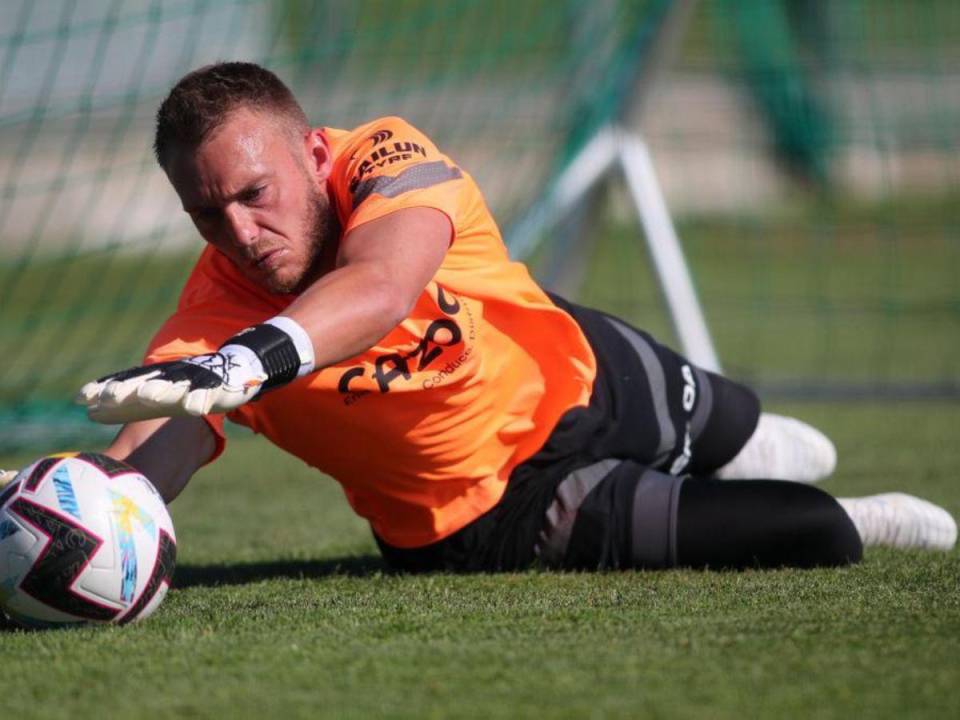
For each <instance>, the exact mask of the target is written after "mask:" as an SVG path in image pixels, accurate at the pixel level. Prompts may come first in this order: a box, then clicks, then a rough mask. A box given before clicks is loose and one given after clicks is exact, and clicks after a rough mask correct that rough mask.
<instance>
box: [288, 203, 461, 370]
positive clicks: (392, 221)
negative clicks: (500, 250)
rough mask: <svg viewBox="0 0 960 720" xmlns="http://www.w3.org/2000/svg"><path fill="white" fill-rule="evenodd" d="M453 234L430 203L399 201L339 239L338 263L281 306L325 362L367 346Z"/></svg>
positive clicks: (389, 325)
mask: <svg viewBox="0 0 960 720" xmlns="http://www.w3.org/2000/svg"><path fill="white" fill-rule="evenodd" d="M452 237H453V227H452V226H451V223H450V219H449V218H448V217H447V216H446V215H444V214H443V213H442V212H440V211H439V210H434V209H433V208H406V209H403V210H398V211H396V212H394V213H391V214H389V215H386V216H384V217H382V218H378V219H377V220H372V221H370V222H368V223H365V224H363V225H360V226H359V227H357V228H356V229H354V230H351V231H350V232H349V233H347V235H346V236H345V237H344V238H343V240H342V241H341V244H340V249H339V252H338V253H337V269H336V270H334V271H333V272H331V273H328V274H327V275H324V276H323V277H321V278H320V279H319V280H317V281H316V282H315V283H313V285H311V286H310V287H309V288H307V289H306V290H305V291H304V292H303V294H301V295H300V297H298V298H297V299H296V300H295V301H294V302H293V303H291V304H290V305H289V307H287V309H286V310H285V311H284V312H283V313H282V314H283V315H284V316H286V317H289V318H292V319H293V320H295V321H296V322H297V323H298V324H299V325H300V326H301V327H302V328H303V329H304V330H306V331H307V334H308V335H309V336H310V339H311V340H312V341H313V351H314V364H315V366H316V367H317V368H322V367H326V366H327V365H332V364H334V363H337V362H340V361H341V360H345V359H347V358H351V357H353V356H354V355H357V354H358V353H361V352H363V351H364V350H367V349H368V348H370V347H371V346H372V345H373V344H374V343H376V342H377V341H378V340H380V339H381V338H382V337H384V336H385V335H386V334H387V333H389V332H390V331H391V330H392V329H393V328H395V327H396V326H397V325H399V324H400V323H401V322H402V321H403V320H404V319H405V318H406V317H407V316H408V315H409V314H410V310H411V309H412V308H413V306H414V304H415V303H416V302H417V298H418V297H420V294H421V293H422V292H423V289H424V288H425V287H426V285H427V283H428V282H430V279H431V278H432V277H433V276H434V275H435V274H436V272H437V270H438V269H439V268H440V264H441V263H442V262H443V258H444V255H446V252H447V248H448V247H449V246H450V241H451V239H452Z"/></svg>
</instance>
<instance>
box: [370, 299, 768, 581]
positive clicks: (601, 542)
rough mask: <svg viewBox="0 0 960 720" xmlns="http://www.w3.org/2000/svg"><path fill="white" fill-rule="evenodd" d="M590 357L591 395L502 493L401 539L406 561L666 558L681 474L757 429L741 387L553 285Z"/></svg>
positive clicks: (515, 565)
mask: <svg viewBox="0 0 960 720" xmlns="http://www.w3.org/2000/svg"><path fill="white" fill-rule="evenodd" d="M552 299H553V300H554V302H555V303H556V304H557V305H558V306H559V307H561V308H563V309H564V310H566V311H567V312H568V313H570V315H572V316H573V318H574V319H575V320H576V321H577V323H578V324H579V325H580V327H581V328H582V329H583V331H584V334H585V335H586V337H587V340H588V341H589V343H590V345H591V347H592V348H593V351H594V354H595V355H596V358H597V378H596V381H595V382H594V387H593V393H592V395H591V398H590V404H589V406H587V407H578V408H573V409H572V410H570V411H569V412H567V413H566V414H565V415H564V416H563V417H562V418H561V419H560V421H559V422H558V423H557V426H556V427H555V428H554V430H553V432H552V433H551V435H550V437H549V438H548V440H547V442H546V443H545V444H544V446H543V448H542V449H541V450H540V451H539V452H538V453H537V454H536V455H534V456H533V457H531V458H530V459H529V460H527V461H526V462H524V463H522V464H520V465H518V466H517V467H516V468H514V470H513V472H512V473H511V475H510V481H509V483H508V485H507V489H506V491H505V493H504V496H503V497H502V498H501V500H500V502H499V503H497V505H495V506H494V507H493V508H491V509H490V510H489V511H488V512H486V513H485V514H484V515H482V516H481V517H479V518H477V519H476V520H474V521H473V522H472V523H470V524H469V525H467V526H466V527H464V528H462V529H461V530H459V531H457V532H456V533H454V534H453V535H450V536H449V537H447V538H445V539H443V540H441V541H439V542H436V543H433V544H431V545H427V546H425V547H422V548H412V549H401V548H396V547H393V546H391V545H388V544H387V543H385V542H384V541H383V540H382V539H380V538H377V542H378V543H379V545H380V549H381V552H382V553H383V556H384V559H385V560H386V561H387V562H388V563H389V564H390V565H391V566H393V567H395V568H397V569H401V570H406V571H430V570H450V571H468V572H470V571H493V570H515V569H522V568H525V567H529V566H530V565H532V564H534V563H537V562H541V563H543V564H546V565H548V566H556V567H566V568H603V567H606V568H617V567H666V566H669V565H670V564H672V563H671V560H672V554H673V555H675V552H676V551H675V538H676V506H677V498H678V496H679V490H680V486H681V484H682V481H683V479H682V478H683V476H684V475H698V476H699V475H703V476H709V475H710V474H711V473H712V472H713V471H715V470H716V469H718V468H720V467H721V466H723V465H724V464H726V463H727V462H729V461H730V460H731V459H732V458H733V457H734V456H735V455H736V454H737V452H739V450H740V448H742V447H743V445H744V444H745V443H746V441H747V440H748V439H749V437H750V435H751V434H752V433H753V431H754V429H755V428H756V424H757V420H758V418H759V414H760V403H759V401H758V400H757V398H756V396H755V395H754V394H753V393H752V392H751V391H750V390H749V389H747V388H746V387H744V386H742V385H739V384H737V383H734V382H732V381H730V380H727V379H726V378H723V377H721V376H719V375H716V374H714V373H710V372H707V371H705V370H702V369H700V368H698V367H696V366H694V365H692V364H691V363H689V362H688V361H687V360H686V359H684V358H683V357H682V356H680V355H678V354H677V353H675V352H673V351H672V350H670V349H669V348H666V347H664V346H663V345H660V344H659V343H657V342H656V341H655V340H654V339H653V338H651V337H650V336H649V335H648V334H646V333H644V332H643V331H641V330H637V329H636V328H634V327H631V326H630V325H628V324H627V323H625V322H623V321H622V320H620V319H618V318H615V317H613V316H610V315H606V314H605V313H601V312H599V311H596V310H591V309H589V308H584V307H581V306H578V305H574V304H573V303H569V302H567V301H565V300H563V299H562V298H559V297H556V296H552Z"/></svg>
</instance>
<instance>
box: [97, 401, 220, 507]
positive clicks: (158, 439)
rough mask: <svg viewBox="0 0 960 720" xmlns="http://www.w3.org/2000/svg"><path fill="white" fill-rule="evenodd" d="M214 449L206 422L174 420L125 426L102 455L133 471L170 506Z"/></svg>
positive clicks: (212, 437) (191, 419) (166, 419)
mask: <svg viewBox="0 0 960 720" xmlns="http://www.w3.org/2000/svg"><path fill="white" fill-rule="evenodd" d="M215 449H216V442H215V440H214V435H213V431H212V430H211V429H210V426H209V425H207V422H206V421H205V420H202V419H200V418H193V417H177V418H158V419H156V420H143V421H141V422H135V423H130V424H128V425H125V426H124V427H123V429H122V430H121V431H120V433H119V434H118V435H117V437H116V438H115V439H114V441H113V442H112V443H111V444H110V446H109V447H108V448H107V449H106V450H104V454H106V455H109V456H110V457H112V458H115V459H116V460H122V461H124V462H126V463H128V464H129V465H132V466H133V467H135V468H136V469H137V470H139V471H140V472H141V473H143V474H144V475H145V476H146V477H147V479H148V480H150V482H151V483H153V485H154V487H156V488H157V491H158V492H159V493H160V495H161V496H162V497H163V500H164V502H167V503H170V502H171V501H172V500H173V499H174V498H176V497H177V495H179V494H180V492H181V491H182V490H183V488H184V487H186V485H187V483H188V482H189V481H190V478H191V477H192V476H193V474H194V473H195V472H196V471H197V470H198V469H199V468H200V467H201V466H203V464H204V463H206V462H207V461H208V460H209V459H210V457H211V456H212V455H213V452H214V450H215Z"/></svg>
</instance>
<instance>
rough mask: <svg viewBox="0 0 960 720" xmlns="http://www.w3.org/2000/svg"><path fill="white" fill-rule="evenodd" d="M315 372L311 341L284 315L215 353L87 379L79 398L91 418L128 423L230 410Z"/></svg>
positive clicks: (223, 346)
mask: <svg viewBox="0 0 960 720" xmlns="http://www.w3.org/2000/svg"><path fill="white" fill-rule="evenodd" d="M312 370H313V343H312V342H311V340H310V337H309V335H307V332H306V331H305V330H304V329H303V328H302V327H300V325H299V324H297V322H296V321H294V320H292V319H290V318H288V317H283V316H278V317H275V318H272V319H271V320H268V321H267V322H265V323H263V324H261V325H254V326H253V327H249V328H247V329H246V330H243V331H242V332H240V333H238V334H237V335H234V336H233V337H232V338H230V339H229V340H227V341H226V342H225V343H224V344H223V345H221V346H220V349H219V350H217V352H215V353H210V354H207V355H196V356H193V357H188V358H184V359H183V360H175V361H173V362H163V363H157V364H154V365H144V366H142V367H135V368H130V369H129V370H123V371H121V372H118V373H113V374H111V375H107V376H105V377H102V378H100V379H98V380H95V381H93V382H89V383H87V384H86V385H84V386H83V387H82V388H81V389H80V393H79V394H78V395H77V398H76V400H77V402H78V403H79V404H81V405H86V407H87V414H88V415H89V416H90V419H91V420H96V421H97V422H101V423H107V424H112V423H128V422H134V421H136V420H147V419H149V418H158V417H174V416H178V415H194V416H198V417H199V416H201V415H207V414H209V413H223V412H229V411H230V410H233V409H235V408H238V407H240V406H241V405H243V404H244V403H246V402H249V401H250V400H252V399H253V398H254V397H256V396H257V395H259V394H260V393H262V392H265V391H266V390H271V389H273V388H277V387H281V386H283V385H286V384H287V383H289V382H290V381H292V380H295V379H296V378H298V377H301V376H302V375H306V374H307V373H309V372H311V371H312Z"/></svg>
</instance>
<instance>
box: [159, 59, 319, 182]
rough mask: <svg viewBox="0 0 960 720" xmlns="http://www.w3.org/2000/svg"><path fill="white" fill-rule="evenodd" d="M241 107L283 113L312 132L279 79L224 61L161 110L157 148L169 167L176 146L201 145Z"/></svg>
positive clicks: (176, 90) (195, 76)
mask: <svg viewBox="0 0 960 720" xmlns="http://www.w3.org/2000/svg"><path fill="white" fill-rule="evenodd" d="M240 107H246V108H251V109H254V110H265V111H268V112H272V113H275V114H277V115H280V116H281V117H282V118H284V119H285V120H287V121H288V122H289V123H291V125H292V126H294V127H296V129H297V130H301V129H302V130H306V129H307V128H309V123H308V122H307V116H306V114H305V113H304V112H303V108H301V107H300V103H298V102H297V99H296V98H295V97H294V96H293V93H292V92H290V88H288V87H287V86H286V85H284V84H283V81H282V80H280V78H278V77H277V76H276V75H274V74H273V73H272V72H270V71H269V70H267V69H266V68H263V67H260V66H259V65H256V64H254V63H247V62H223V63H217V64H215V65H206V66H205V67H202V68H200V69H198V70H194V71H193V72H191V73H188V74H187V75H184V76H183V77H182V78H181V79H180V81H179V82H178V83H177V84H176V85H174V86H173V89H172V90H171V91H170V94H169V95H167V97H166V99H165V100H164V101H163V102H162V103H161V104H160V108H159V109H158V110H157V132H156V136H155V137H154V142H153V150H154V152H155V153H156V156H157V162H159V163H160V166H161V167H163V168H166V166H167V161H168V160H169V156H170V149H171V147H173V146H182V147H197V146H198V145H199V144H200V143H201V142H202V141H203V139H204V138H205V137H207V135H209V134H210V133H211V132H212V131H214V130H216V129H217V128H218V127H219V126H220V125H221V124H222V123H223V121H224V120H225V119H226V118H227V115H229V114H230V113H231V112H232V111H234V110H236V109H237V108H240Z"/></svg>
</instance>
